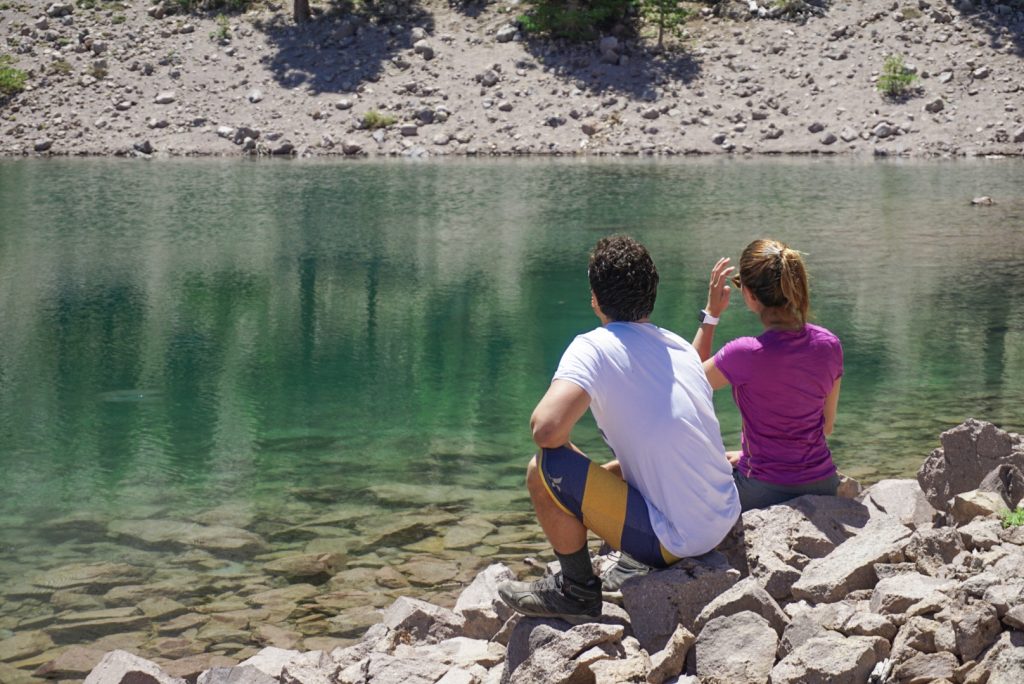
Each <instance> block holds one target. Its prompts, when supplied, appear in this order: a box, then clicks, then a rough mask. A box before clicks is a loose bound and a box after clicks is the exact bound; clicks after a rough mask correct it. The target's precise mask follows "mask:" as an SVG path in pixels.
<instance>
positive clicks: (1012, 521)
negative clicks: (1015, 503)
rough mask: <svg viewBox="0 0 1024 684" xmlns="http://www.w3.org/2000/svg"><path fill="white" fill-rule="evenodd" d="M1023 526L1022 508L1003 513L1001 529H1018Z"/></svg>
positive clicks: (1023, 515) (1023, 514) (1023, 509)
mask: <svg viewBox="0 0 1024 684" xmlns="http://www.w3.org/2000/svg"><path fill="white" fill-rule="evenodd" d="M1021 525H1024V508H1018V509H1015V510H1012V511H1009V510H1008V511H1003V527H1004V528H1006V527H1020V526H1021Z"/></svg>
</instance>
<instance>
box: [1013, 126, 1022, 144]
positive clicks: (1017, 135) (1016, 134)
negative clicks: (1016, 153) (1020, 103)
mask: <svg viewBox="0 0 1024 684" xmlns="http://www.w3.org/2000/svg"><path fill="white" fill-rule="evenodd" d="M1013 142H1015V143H1021V142H1024V126H1021V127H1020V128H1018V129H1017V130H1015V131H1014V132H1013Z"/></svg>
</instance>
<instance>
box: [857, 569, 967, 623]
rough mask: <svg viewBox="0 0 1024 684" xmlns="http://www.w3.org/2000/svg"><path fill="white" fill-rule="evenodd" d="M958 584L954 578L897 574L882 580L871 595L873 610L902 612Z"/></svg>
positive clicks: (886, 613)
mask: <svg viewBox="0 0 1024 684" xmlns="http://www.w3.org/2000/svg"><path fill="white" fill-rule="evenodd" d="M955 586H956V582H954V581H952V580H944V579H937V578H935V577H929V576H928V575H920V574H906V575H896V576H895V577H889V578H887V579H883V580H880V581H879V582H878V584H876V585H875V590H874V593H872V595H871V610H872V611H873V612H875V613H880V614H883V615H894V614H902V613H904V612H905V611H906V610H907V608H909V607H910V606H912V605H914V604H915V603H917V602H918V601H920V600H922V599H924V598H927V597H928V596H930V595H931V594H932V593H933V592H936V591H949V590H951V589H953V588H954V587H955Z"/></svg>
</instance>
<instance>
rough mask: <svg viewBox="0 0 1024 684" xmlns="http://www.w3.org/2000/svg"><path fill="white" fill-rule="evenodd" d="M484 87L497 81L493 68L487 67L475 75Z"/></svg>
mask: <svg viewBox="0 0 1024 684" xmlns="http://www.w3.org/2000/svg"><path fill="white" fill-rule="evenodd" d="M476 78H477V80H478V81H480V84H481V85H482V86H483V87H485V88H490V87H491V86H493V85H495V84H496V83H497V82H498V73H497V72H496V71H495V70H494V69H488V70H487V71H485V72H483V73H482V74H480V75H479V76H477V77H476Z"/></svg>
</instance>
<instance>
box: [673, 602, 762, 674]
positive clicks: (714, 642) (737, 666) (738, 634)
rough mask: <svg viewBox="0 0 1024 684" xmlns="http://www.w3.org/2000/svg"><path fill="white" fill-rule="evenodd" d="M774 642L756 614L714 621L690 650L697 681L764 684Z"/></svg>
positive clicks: (729, 616) (741, 614)
mask: <svg viewBox="0 0 1024 684" xmlns="http://www.w3.org/2000/svg"><path fill="white" fill-rule="evenodd" d="M778 642H779V637H778V634H776V632H775V630H774V629H773V628H772V626H771V625H769V624H768V621H767V620H765V619H764V618H763V617H761V616H760V615H758V614H756V613H752V612H750V611H745V612H742V613H736V614H735V615H726V616H723V617H717V618H714V619H712V620H711V621H709V622H708V623H707V625H706V626H705V627H704V629H703V630H701V633H700V636H698V637H697V641H696V643H695V644H694V646H693V652H692V654H693V658H694V663H695V668H696V672H697V677H699V678H700V680H701V681H702V682H705V683H706V684H747V683H749V684H754V683H755V682H756V683H758V684H761V683H763V682H766V681H768V676H769V674H770V673H771V671H772V665H774V663H775V650H776V647H777V646H778Z"/></svg>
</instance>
